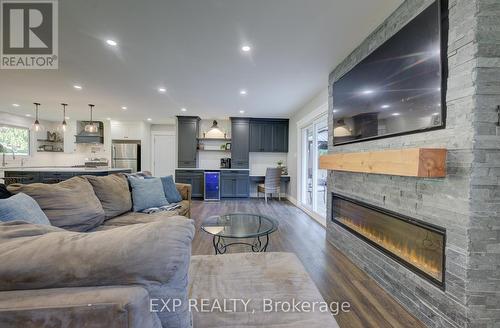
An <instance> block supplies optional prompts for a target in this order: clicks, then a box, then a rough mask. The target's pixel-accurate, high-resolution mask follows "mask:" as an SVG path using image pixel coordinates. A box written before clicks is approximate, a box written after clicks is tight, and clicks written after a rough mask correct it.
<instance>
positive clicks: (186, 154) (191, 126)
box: [177, 116, 200, 168]
mask: <svg viewBox="0 0 500 328" xmlns="http://www.w3.org/2000/svg"><path fill="white" fill-rule="evenodd" d="M177 122H178V123H177V136H178V141H179V143H178V167H181V168H195V167H196V158H197V153H198V130H199V122H200V118H199V117H195V116H178V117H177Z"/></svg>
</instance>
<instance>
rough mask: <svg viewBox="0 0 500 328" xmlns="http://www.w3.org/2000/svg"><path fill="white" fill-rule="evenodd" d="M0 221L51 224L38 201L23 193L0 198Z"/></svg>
mask: <svg viewBox="0 0 500 328" xmlns="http://www.w3.org/2000/svg"><path fill="white" fill-rule="evenodd" d="M0 221H1V222H8V221H25V222H28V223H33V224H43V225H51V224H50V221H49V219H48V218H47V215H45V213H43V211H42V209H41V208H40V206H39V205H38V203H37V202H36V201H35V200H34V199H33V198H31V197H30V196H28V195H26V194H23V193H19V194H17V195H15V196H12V197H10V198H7V199H0Z"/></svg>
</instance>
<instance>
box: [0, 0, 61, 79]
mask: <svg viewBox="0 0 500 328" xmlns="http://www.w3.org/2000/svg"><path fill="white" fill-rule="evenodd" d="M57 5H58V3H57V0H40V1H36V0H31V1H28V0H17V1H15V0H0V17H1V29H2V30H1V33H0V37H1V47H2V49H1V53H0V68H1V69H57V68H58V16H57V15H58V10H57V9H58V8H57Z"/></svg>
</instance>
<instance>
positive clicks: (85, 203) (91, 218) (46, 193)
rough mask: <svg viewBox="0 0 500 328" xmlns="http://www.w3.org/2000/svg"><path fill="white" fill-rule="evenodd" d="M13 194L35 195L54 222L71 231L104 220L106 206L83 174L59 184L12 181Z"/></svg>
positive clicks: (53, 223) (83, 229)
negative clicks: (17, 182) (26, 183)
mask: <svg viewBox="0 0 500 328" xmlns="http://www.w3.org/2000/svg"><path fill="white" fill-rule="evenodd" d="M8 190H9V191H10V192H11V193H13V194H18V193H20V192H23V193H25V194H27V195H29V196H31V197H33V198H34V199H35V200H36V202H37V203H38V205H40V208H41V209H42V210H43V211H44V213H45V215H47V217H48V218H49V221H50V223H51V224H52V225H54V226H56V227H60V228H63V229H66V230H71V231H88V230H91V229H92V228H95V227H97V226H98V225H100V224H101V223H102V222H103V221H104V217H105V215H104V210H103V208H102V205H101V202H99V199H97V197H96V195H95V193H94V189H93V188H92V185H91V184H90V183H89V182H88V181H87V180H86V179H85V178H83V177H74V178H71V179H69V180H66V181H63V182H60V183H56V184H43V183H33V184H29V185H23V184H12V185H10V186H8Z"/></svg>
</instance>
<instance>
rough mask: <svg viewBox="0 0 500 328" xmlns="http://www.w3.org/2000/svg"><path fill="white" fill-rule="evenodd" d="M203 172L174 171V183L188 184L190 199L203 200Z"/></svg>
mask: <svg viewBox="0 0 500 328" xmlns="http://www.w3.org/2000/svg"><path fill="white" fill-rule="evenodd" d="M203 174H204V171H203V170H199V171H195V170H176V171H175V182H177V183H186V184H190V185H191V188H192V191H191V197H193V198H203V197H204V187H203V180H204V176H203Z"/></svg>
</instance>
